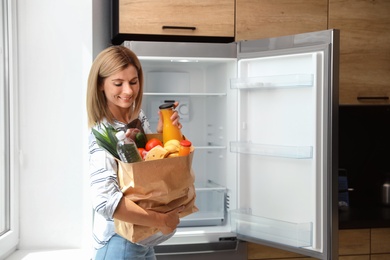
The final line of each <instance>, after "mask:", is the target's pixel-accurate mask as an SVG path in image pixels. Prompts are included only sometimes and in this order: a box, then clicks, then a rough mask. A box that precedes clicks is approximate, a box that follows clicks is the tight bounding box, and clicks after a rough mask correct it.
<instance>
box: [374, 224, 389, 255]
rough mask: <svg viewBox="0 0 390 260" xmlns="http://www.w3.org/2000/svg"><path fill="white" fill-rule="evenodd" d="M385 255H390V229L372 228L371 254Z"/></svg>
mask: <svg viewBox="0 0 390 260" xmlns="http://www.w3.org/2000/svg"><path fill="white" fill-rule="evenodd" d="M383 253H387V254H390V228H372V229H371V254H383ZM388 259H390V258H388Z"/></svg>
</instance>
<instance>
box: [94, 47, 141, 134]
mask: <svg viewBox="0 0 390 260" xmlns="http://www.w3.org/2000/svg"><path fill="white" fill-rule="evenodd" d="M128 66H134V67H135V68H136V70H137V72H138V81H139V93H138V96H137V97H136V99H135V101H134V102H135V106H134V107H131V108H129V113H131V117H132V119H135V118H137V117H138V113H139V111H140V110H141V105H142V96H143V84H144V77H143V72H142V66H141V63H140V61H139V59H138V57H137V55H135V53H134V52H132V51H131V50H130V49H128V48H126V47H124V46H119V45H118V46H111V47H108V48H107V49H105V50H103V51H102V52H100V53H99V55H98V56H97V57H96V59H95V60H94V62H93V64H92V67H91V70H90V72H89V77H88V87H87V115H88V126H89V127H93V126H94V125H96V124H97V123H99V122H101V121H102V120H103V119H104V118H106V119H107V121H108V122H110V123H112V122H113V121H114V117H113V115H112V114H111V112H110V110H109V109H108V106H107V100H106V96H105V95H104V92H103V91H101V90H100V89H101V87H102V86H103V84H104V80H105V79H106V78H107V77H109V76H111V75H113V74H115V73H118V72H120V71H122V70H124V69H126V68H127V67H128Z"/></svg>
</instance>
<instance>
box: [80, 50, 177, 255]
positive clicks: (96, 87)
mask: <svg viewBox="0 0 390 260" xmlns="http://www.w3.org/2000/svg"><path fill="white" fill-rule="evenodd" d="M143 82H144V78H143V72H142V67H141V64H140V62H139V60H138V58H137V56H136V55H135V54H134V53H133V52H132V51H130V50H129V49H127V48H126V47H123V46H111V47H109V48H107V49H105V50H103V51H102V52H101V53H100V54H99V55H98V56H97V57H96V59H95V61H94V62H93V64H92V67H91V71H90V74H89V78H88V89H87V113H88V125H89V127H91V128H92V127H94V128H95V129H97V130H99V129H101V125H102V124H105V125H108V124H109V125H111V126H113V127H114V128H115V129H123V128H124V127H125V126H126V125H127V124H128V123H129V122H131V121H133V120H134V119H139V120H140V122H141V124H142V128H143V130H144V131H145V133H151V130H150V125H149V123H148V121H147V119H146V117H145V115H144V113H143V111H142V110H141V105H142V95H143ZM176 105H177V104H176ZM172 119H173V124H176V125H178V126H179V127H180V128H181V124H180V123H179V117H178V114H177V113H174V115H173V116H172ZM157 132H158V133H161V132H162V117H161V115H160V120H159V122H158V126H157ZM127 134H129V133H127ZM89 152H90V175H91V177H90V180H91V183H90V187H91V196H92V204H93V209H94V223H93V238H94V247H95V249H96V250H95V256H94V259H96V260H100V259H106V260H110V259H115V260H125V259H156V257H155V254H154V250H153V245H156V244H158V243H161V242H162V241H164V240H166V239H168V238H169V237H170V236H172V235H173V233H174V231H175V229H176V227H177V225H178V224H179V213H180V211H181V210H182V208H178V209H175V210H172V211H171V212H168V213H166V214H163V213H157V212H154V211H149V210H145V209H143V208H141V207H139V206H138V205H137V204H135V203H134V202H133V201H131V200H129V199H127V198H125V197H124V196H123V194H122V192H121V190H120V189H119V185H118V182H117V173H116V171H117V163H116V161H115V159H114V157H113V156H111V155H110V154H109V153H107V152H106V151H105V150H103V149H102V148H100V147H99V146H98V145H97V143H96V139H95V137H94V135H93V134H92V133H91V134H90V138H89ZM113 218H116V219H119V220H122V221H126V222H129V223H133V224H137V225H142V226H149V227H157V228H158V229H159V230H160V231H161V232H159V233H158V234H156V235H153V236H152V237H150V238H148V239H147V241H142V243H141V242H140V243H137V244H135V243H132V242H130V241H128V240H126V239H124V238H123V237H121V236H119V235H118V234H116V233H115V230H114V222H113Z"/></svg>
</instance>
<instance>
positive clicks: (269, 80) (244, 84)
mask: <svg viewBox="0 0 390 260" xmlns="http://www.w3.org/2000/svg"><path fill="white" fill-rule="evenodd" d="M313 85H314V75H313V74H292V75H274V76H261V77H248V78H237V79H231V80H230V86H231V88H232V89H256V88H258V89H262V88H263V89H270V88H271V89H272V88H292V87H294V88H299V87H313Z"/></svg>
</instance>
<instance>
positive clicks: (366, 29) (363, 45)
mask: <svg viewBox="0 0 390 260" xmlns="http://www.w3.org/2000/svg"><path fill="white" fill-rule="evenodd" d="M329 28H336V29H340V53H341V54H340V103H341V104H364V103H373V102H375V103H388V102H389V100H388V99H387V98H389V97H390V31H389V28H390V1H388V0H359V1H356V0H329Z"/></svg>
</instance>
